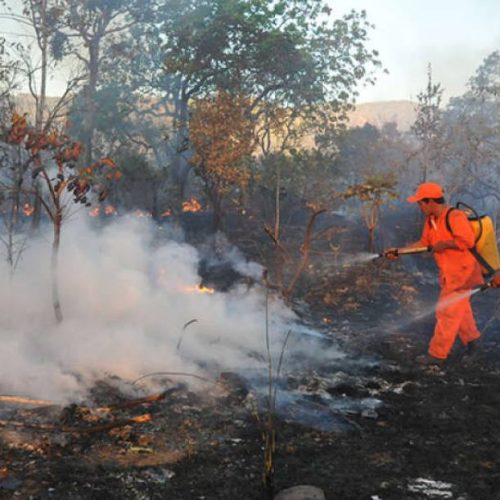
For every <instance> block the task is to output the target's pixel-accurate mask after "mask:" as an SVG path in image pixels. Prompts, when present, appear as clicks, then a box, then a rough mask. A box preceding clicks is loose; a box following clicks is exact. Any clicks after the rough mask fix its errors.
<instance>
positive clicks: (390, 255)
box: [383, 248, 399, 260]
mask: <svg viewBox="0 0 500 500" xmlns="http://www.w3.org/2000/svg"><path fill="white" fill-rule="evenodd" d="M383 256H384V257H385V258H386V259H388V260H396V259H398V258H399V252H398V249H397V248H388V249H387V250H384V253H383Z"/></svg>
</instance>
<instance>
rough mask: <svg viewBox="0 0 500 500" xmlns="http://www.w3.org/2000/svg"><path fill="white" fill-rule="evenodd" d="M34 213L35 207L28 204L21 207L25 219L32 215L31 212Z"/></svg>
mask: <svg viewBox="0 0 500 500" xmlns="http://www.w3.org/2000/svg"><path fill="white" fill-rule="evenodd" d="M34 211H35V207H34V206H33V205H31V204H30V203H25V204H24V205H23V214H24V215H26V217H31V216H32V215H33V212H34Z"/></svg>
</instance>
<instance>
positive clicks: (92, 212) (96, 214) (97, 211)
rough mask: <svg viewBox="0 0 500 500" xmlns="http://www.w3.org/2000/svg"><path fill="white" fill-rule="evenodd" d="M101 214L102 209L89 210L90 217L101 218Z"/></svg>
mask: <svg viewBox="0 0 500 500" xmlns="http://www.w3.org/2000/svg"><path fill="white" fill-rule="evenodd" d="M100 213H101V209H100V208H99V207H94V208H92V209H91V210H89V215H90V217H99V214H100Z"/></svg>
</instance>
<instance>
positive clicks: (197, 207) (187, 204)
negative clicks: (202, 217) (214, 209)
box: [182, 198, 201, 212]
mask: <svg viewBox="0 0 500 500" xmlns="http://www.w3.org/2000/svg"><path fill="white" fill-rule="evenodd" d="M182 211H183V212H201V204H200V202H199V201H198V200H197V199H196V198H190V199H189V200H186V201H184V202H183V203H182Z"/></svg>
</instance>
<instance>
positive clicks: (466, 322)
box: [458, 299, 481, 345]
mask: <svg viewBox="0 0 500 500" xmlns="http://www.w3.org/2000/svg"><path fill="white" fill-rule="evenodd" d="M458 335H459V337H460V340H461V341H462V343H463V344H464V345H467V344H468V343H469V342H472V341H473V340H477V339H478V338H479V337H480V336H481V334H480V332H479V330H478V328H477V325H476V320H475V319H474V313H473V312H472V307H471V305H470V300H469V299H467V300H466V301H465V303H464V315H463V317H462V322H461V323H460V326H459V328H458Z"/></svg>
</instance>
